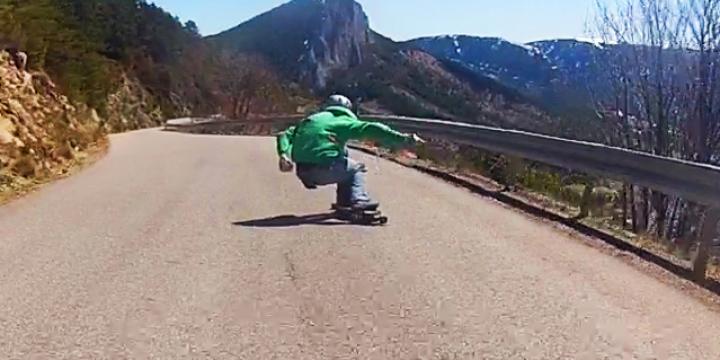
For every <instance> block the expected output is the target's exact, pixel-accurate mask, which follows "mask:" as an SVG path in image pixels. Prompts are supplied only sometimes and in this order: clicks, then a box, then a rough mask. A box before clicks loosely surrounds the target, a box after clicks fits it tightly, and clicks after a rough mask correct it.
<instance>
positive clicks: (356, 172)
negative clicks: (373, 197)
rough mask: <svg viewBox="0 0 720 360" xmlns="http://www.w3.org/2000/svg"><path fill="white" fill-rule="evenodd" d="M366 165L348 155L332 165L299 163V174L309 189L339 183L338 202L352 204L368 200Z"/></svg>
mask: <svg viewBox="0 0 720 360" xmlns="http://www.w3.org/2000/svg"><path fill="white" fill-rule="evenodd" d="M366 173H367V169H366V168H365V165H363V164H361V163H358V162H357V161H355V160H352V159H350V158H347V157H341V158H339V159H337V160H335V161H334V162H333V163H331V164H330V165H325V166H318V165H310V166H307V165H298V167H297V176H298V178H300V181H302V182H303V184H304V185H305V187H307V188H308V189H314V188H317V187H318V186H326V185H332V184H337V199H336V204H337V205H340V206H351V205H353V204H357V203H362V202H368V201H370V196H369V195H368V193H367V192H366V191H365V174H366Z"/></svg>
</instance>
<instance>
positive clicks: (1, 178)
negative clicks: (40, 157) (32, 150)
mask: <svg viewBox="0 0 720 360" xmlns="http://www.w3.org/2000/svg"><path fill="white" fill-rule="evenodd" d="M108 148H109V141H108V140H107V139H100V140H98V141H97V142H94V143H92V144H91V145H89V146H88V147H87V149H86V150H85V151H82V152H78V153H75V154H74V156H73V159H71V160H69V161H67V162H65V163H63V164H62V165H61V166H59V167H57V168H54V169H52V171H49V172H46V173H44V174H41V175H40V176H37V177H23V176H13V175H7V174H5V175H0V205H4V204H7V203H8V202H10V201H12V200H15V199H18V198H20V197H22V196H25V195H27V194H29V193H32V192H34V191H36V190H38V189H40V188H41V187H42V186H44V185H47V184H48V183H51V182H53V181H56V180H59V179H62V178H65V177H68V176H70V175H73V174H76V173H78V172H79V171H81V170H82V169H85V168H87V167H88V166H90V165H92V164H94V163H95V162H96V161H98V160H99V159H101V158H102V157H103V156H104V155H105V154H106V153H107V150H108ZM33 169H34V168H33ZM18 175H20V174H18Z"/></svg>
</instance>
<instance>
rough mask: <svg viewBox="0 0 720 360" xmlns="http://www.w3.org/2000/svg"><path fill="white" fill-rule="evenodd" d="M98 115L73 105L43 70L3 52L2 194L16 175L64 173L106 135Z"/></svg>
mask: <svg viewBox="0 0 720 360" xmlns="http://www.w3.org/2000/svg"><path fill="white" fill-rule="evenodd" d="M103 137H104V131H103V129H102V124H101V120H100V118H99V117H98V116H97V114H96V113H95V112H94V111H93V110H90V109H88V108H86V107H76V106H74V105H72V104H71V103H70V102H69V100H68V99H67V97H65V96H63V95H61V94H59V93H58V92H57V91H56V86H55V85H54V84H53V82H52V81H51V80H50V79H49V78H48V77H47V75H45V74H44V73H40V72H36V73H30V72H27V71H25V70H23V69H22V67H21V66H18V64H17V63H16V61H14V60H13V58H12V56H11V55H10V54H9V53H7V52H0V192H3V191H4V190H7V188H8V187H11V186H13V184H14V182H15V179H16V178H25V179H32V178H36V177H42V176H48V175H51V174H52V173H54V172H56V171H62V169H63V167H64V165H67V164H68V162H71V161H73V160H74V159H75V157H76V156H78V155H79V154H81V153H82V152H83V151H85V150H87V149H88V147H90V146H91V145H93V144H94V143H96V142H97V141H99V140H101V139H103Z"/></svg>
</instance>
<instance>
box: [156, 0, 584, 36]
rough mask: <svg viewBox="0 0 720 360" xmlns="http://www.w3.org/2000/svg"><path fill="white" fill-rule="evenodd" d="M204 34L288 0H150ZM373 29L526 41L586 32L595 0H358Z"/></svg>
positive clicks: (394, 33) (387, 32) (386, 32)
mask: <svg viewBox="0 0 720 360" xmlns="http://www.w3.org/2000/svg"><path fill="white" fill-rule="evenodd" d="M150 1H153V2H155V3H156V4H158V5H160V6H162V7H163V8H165V9H166V10H168V11H170V12H171V13H173V14H175V15H177V16H179V17H180V18H181V19H182V20H189V19H191V20H194V21H195V22H197V24H198V26H199V27H200V31H201V32H202V33H203V34H204V35H210V34H214V33H217V32H220V31H222V30H226V29H228V28H231V27H233V26H235V25H237V24H239V23H241V22H244V21H246V20H248V19H250V18H252V17H253V16H255V15H259V14H260V13H262V12H265V11H267V10H270V9H272V8H274V7H276V6H278V5H280V4H282V3H285V2H287V1H288V0H150ZM359 2H360V3H361V4H362V5H363V7H364V8H365V12H367V13H368V16H369V17H370V22H371V26H372V27H373V29H375V30H376V31H378V32H380V33H382V34H384V35H386V36H389V37H391V38H393V39H395V40H407V39H410V38H413V37H419V36H427V35H442V34H469V35H479V36H500V37H503V38H506V39H508V40H511V41H516V42H528V41H533V40H542V39H550V38H567V37H585V34H586V32H585V24H586V22H587V21H588V20H592V14H593V10H594V8H595V0H360V1H359Z"/></svg>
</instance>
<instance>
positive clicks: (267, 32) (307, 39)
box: [209, 0, 372, 90]
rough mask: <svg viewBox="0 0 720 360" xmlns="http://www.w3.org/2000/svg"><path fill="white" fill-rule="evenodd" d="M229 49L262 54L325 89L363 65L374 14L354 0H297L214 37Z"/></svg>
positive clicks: (290, 74) (298, 78) (286, 71)
mask: <svg viewBox="0 0 720 360" xmlns="http://www.w3.org/2000/svg"><path fill="white" fill-rule="evenodd" d="M209 40H210V42H211V43H214V44H215V45H217V46H218V47H219V48H221V49H222V50H223V51H226V52H230V53H257V54H262V55H264V56H265V57H266V58H267V59H268V61H269V62H271V63H272V64H274V66H275V67H276V68H277V69H278V70H280V72H281V73H282V74H283V75H284V76H286V77H288V78H289V79H290V80H292V81H297V82H300V83H302V84H303V85H307V86H310V87H312V88H313V89H315V90H322V89H324V88H325V87H326V85H327V83H328V80H329V79H330V77H331V76H332V75H333V73H334V72H336V71H342V70H347V69H349V68H352V67H355V66H357V65H359V64H360V63H362V61H363V59H364V57H365V47H366V46H367V45H368V44H369V43H370V42H371V40H372V34H371V31H370V27H369V23H368V18H367V16H366V15H365V12H364V11H363V8H362V6H361V5H360V4H358V3H357V2H355V1H353V0H295V1H292V2H289V3H287V4H285V5H282V6H279V7H277V8H276V9H273V10H272V11H269V12H267V13H265V14H262V15H260V16H258V17H256V18H254V19H251V20H249V21H247V22H245V23H243V24H240V25H238V26H237V27H235V28H233V29H230V30H228V31H225V32H223V33H221V34H218V35H216V36H213V37H210V38H209Z"/></svg>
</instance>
